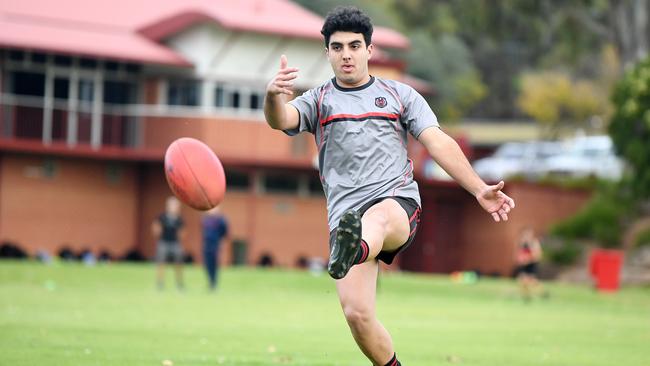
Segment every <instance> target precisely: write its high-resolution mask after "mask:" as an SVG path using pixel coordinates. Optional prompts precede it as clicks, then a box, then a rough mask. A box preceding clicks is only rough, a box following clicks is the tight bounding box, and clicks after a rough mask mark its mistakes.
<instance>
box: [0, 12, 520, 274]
mask: <svg viewBox="0 0 650 366" xmlns="http://www.w3.org/2000/svg"><path fill="white" fill-rule="evenodd" d="M322 21H323V20H322V18H321V17H320V16H318V15H315V14H313V13H311V12H309V11H307V10H305V9H303V8H301V7H299V6H298V5H296V4H294V3H292V2H290V1H288V0H265V1H262V0H220V1H208V0H185V1H173V0H142V1H126V0H114V1H111V2H101V3H96V2H87V1H81V0H61V1H57V2H49V1H44V0H22V1H10V2H3V3H2V4H1V5H0V241H10V242H14V243H17V244H19V245H20V246H21V247H23V248H25V249H26V250H27V251H28V252H30V253H31V254H33V253H35V252H36V251H37V250H39V249H44V250H48V251H50V252H52V253H55V252H57V251H58V250H59V249H60V248H62V247H64V246H66V247H69V248H71V249H73V250H76V251H79V250H82V249H89V250H92V251H95V252H100V251H108V252H109V253H111V254H112V255H113V256H115V257H119V256H122V255H124V254H125V253H127V252H129V251H131V250H138V251H140V252H141V253H142V254H144V255H145V256H151V255H152V254H153V252H154V242H153V239H152V238H151V236H150V230H149V228H150V224H151V222H152V220H153V219H154V218H155V217H156V215H157V214H158V213H159V212H161V211H162V209H163V206H164V199H165V197H166V196H168V195H169V194H170V191H169V189H168V188H167V185H166V182H165V179H164V174H163V169H162V157H163V155H164V150H165V148H166V146H168V144H169V143H170V142H171V141H173V140H174V139H176V138H178V137H182V136H190V137H194V138H198V139H200V140H202V141H204V142H206V143H207V144H208V145H209V146H210V147H211V148H213V150H214V151H215V152H216V153H217V155H218V156H219V157H220V159H221V160H222V162H223V163H224V167H225V169H226V172H227V181H228V187H227V195H226V199H225V200H224V202H223V210H224V212H225V213H226V214H227V216H228V217H229V218H230V221H231V226H232V234H233V237H234V238H236V239H239V241H240V242H241V243H242V245H241V246H240V247H238V248H239V249H245V250H243V251H238V258H239V260H240V261H242V262H245V263H249V264H252V263H255V262H257V260H258V258H259V257H260V256H262V255H263V254H265V253H269V254H271V255H272V256H273V257H274V260H275V262H276V263H278V264H280V265H283V266H293V265H295V263H296V262H297V261H298V260H299V258H301V257H307V258H308V257H321V258H326V257H327V244H326V243H327V225H326V211H325V201H324V196H323V194H322V190H321V187H320V182H319V179H318V174H317V172H316V170H315V169H314V167H313V161H314V158H315V156H316V148H315V145H314V143H313V141H312V137H311V136H308V135H301V136H299V137H296V138H291V139H290V138H287V137H286V136H285V135H284V134H282V133H281V132H278V131H274V130H272V129H270V128H268V126H266V124H265V122H264V119H263V114H262V103H263V97H264V89H265V86H266V83H267V82H268V80H269V79H270V78H271V77H272V75H274V73H275V72H276V70H277V67H278V63H279V57H280V55H281V54H286V55H287V57H288V59H289V62H290V65H291V66H296V67H299V68H300V70H301V73H300V77H299V79H298V80H297V83H298V85H297V89H299V90H306V89H309V88H311V87H314V86H316V85H319V84H320V83H321V82H323V81H324V80H326V79H327V78H330V77H331V76H332V72H331V69H330V66H329V63H328V62H327V60H326V58H325V57H324V46H323V43H322V38H321V35H320V33H319V31H320V27H321V25H322ZM373 43H375V45H376V46H377V53H376V55H375V56H376V57H374V58H373V59H372V60H371V65H370V71H371V73H372V74H373V75H378V76H382V77H387V78H393V79H397V80H402V81H403V82H406V83H408V84H410V85H412V86H413V87H415V88H416V89H417V90H419V91H420V92H421V93H424V94H426V93H431V92H432V90H431V88H430V87H429V86H428V85H426V84H425V83H422V82H421V81H419V80H417V79H415V78H412V77H410V76H408V75H406V74H405V73H404V66H405V65H404V63H403V62H402V61H400V60H399V59H394V58H391V56H389V52H386V51H387V50H392V51H395V52H393V53H397V54H399V53H400V52H404V51H405V50H406V49H407V48H408V40H407V39H406V38H405V37H404V36H403V35H401V34H399V33H397V32H395V31H393V30H390V29H384V28H381V27H378V28H377V29H376V31H375V35H374V38H373ZM412 145H413V146H410V149H411V150H412V154H413V155H415V156H414V158H415V160H416V163H417V162H418V157H421V156H422V151H421V149H420V148H419V147H418V145H417V144H412ZM418 167H420V165H418ZM416 173H420V172H419V171H418V172H416ZM422 185H423V198H424V200H425V205H427V207H426V208H428V209H429V211H428V212H429V214H427V215H429V216H425V218H424V219H425V220H428V221H426V222H427V223H428V224H427V225H428V226H427V228H425V229H423V230H422V231H421V233H420V235H419V237H418V243H420V244H419V245H420V246H421V248H420V249H417V250H415V251H413V252H412V254H410V255H407V256H405V257H404V261H403V267H404V268H407V269H414V270H423V271H448V270H453V269H461V268H483V269H484V270H486V271H487V270H490V269H493V270H494V271H499V272H502V273H505V272H507V270H508V268H509V266H510V264H511V263H510V261H509V260H508V259H506V260H503V259H498V258H497V259H494V258H493V259H486V260H481V258H482V257H481V256H480V253H481V251H480V250H479V252H478V253H479V255H478V259H476V256H477V252H476V251H475V250H476V248H474V249H472V250H467V249H468V248H470V246H471V243H470V242H473V241H475V238H474V237H472V235H471V232H473V230H471V229H469V231H468V227H470V226H471V225H474V222H473V221H472V220H478V221H480V222H482V221H485V220H483V219H482V218H481V219H472V218H473V217H475V216H477V214H476V212H477V209H478V208H477V207H476V205H475V203H474V202H473V199H472V198H471V197H469V196H468V195H467V194H465V193H463V192H462V190H461V189H460V188H459V187H458V186H456V185H454V184H449V183H446V182H435V181H423V182H422ZM443 210H444V212H443ZM439 212H441V213H443V214H442V215H438V213H439ZM183 213H184V216H185V218H186V221H187V224H188V228H189V237H188V240H187V242H186V243H185V247H186V248H187V250H188V251H189V252H190V253H191V254H192V255H193V256H194V257H195V258H197V257H198V256H199V255H200V232H199V219H200V213H198V212H195V211H192V210H191V209H189V208H184V211H183ZM460 217H463V218H465V219H464V220H463V221H462V222H461V221H460V219H459V218H460ZM477 217H478V216H477ZM457 218H458V219H459V221H458V224H457V225H449V224H452V223H453V222H449V220H452V221H453V220H455V219H457ZM488 219H489V217H488ZM497 230H501V231H500V232H502V234H499V235H501V236H499V235H497V236H498V237H505V238H508V240H510V239H511V236H512V232H513V229H508V227H502V228H499V229H497ZM288 233H290V235H288ZM468 233H470V234H468ZM468 235H469V236H468ZM467 243H470V244H467ZM416 245H418V244H416ZM504 245H505V246H503V245H502V246H501V247H500V248H501V249H499V250H497V253H501V254H503V253H504V251H505V250H509V246H508V245H509V244H504ZM435 248H438V249H435ZM441 248H442V249H444V248H453V250H449V251H447V250H441ZM225 249H226V253H224V254H225V255H223V256H222V258H223V260H224V261H227V262H229V261H231V260H232V258H233V257H234V253H232V248H225ZM421 251H424V252H426V253H429V252H430V253H429V254H431V253H434V252H435V253H436V254H437V255H439V256H436V257H435V259H431V261H427V262H423V261H424V260H425V258H427V255H429V254H426V253H424V252H422V253H424V254H422V253H420V252H421ZM498 256H499V255H495V256H493V257H495V258H496V257H498ZM485 258H491V257H490V256H487V257H485ZM438 262H439V263H438ZM436 263H438V264H436Z"/></svg>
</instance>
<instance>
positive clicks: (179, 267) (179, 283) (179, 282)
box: [174, 263, 185, 290]
mask: <svg viewBox="0 0 650 366" xmlns="http://www.w3.org/2000/svg"><path fill="white" fill-rule="evenodd" d="M174 269H175V272H176V287H177V288H178V289H179V290H184V289H185V285H184V283H183V264H182V263H176V264H175V265H174Z"/></svg>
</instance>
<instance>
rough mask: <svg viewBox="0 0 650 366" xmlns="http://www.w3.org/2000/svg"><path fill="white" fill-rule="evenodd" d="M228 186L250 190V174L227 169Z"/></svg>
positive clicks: (229, 187) (228, 187) (229, 188)
mask: <svg viewBox="0 0 650 366" xmlns="http://www.w3.org/2000/svg"><path fill="white" fill-rule="evenodd" d="M226 186H227V189H228V190H231V189H234V190H248V189H249V188H250V176H249V175H248V173H245V172H239V171H236V170H235V171H233V170H230V169H229V170H227V171H226Z"/></svg>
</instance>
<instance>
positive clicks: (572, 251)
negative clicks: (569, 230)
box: [546, 240, 582, 266]
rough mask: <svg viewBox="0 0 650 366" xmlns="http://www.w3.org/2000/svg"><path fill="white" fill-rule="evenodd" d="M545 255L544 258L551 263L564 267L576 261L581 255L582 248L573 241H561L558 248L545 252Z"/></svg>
mask: <svg viewBox="0 0 650 366" xmlns="http://www.w3.org/2000/svg"><path fill="white" fill-rule="evenodd" d="M546 253H547V254H546V257H547V258H548V259H549V260H550V261H551V262H552V263H555V264H559V265H563V266H566V265H571V264H575V263H576V262H577V261H578V258H580V255H581V254H582V246H580V245H578V244H577V243H576V242H575V241H573V240H567V241H563V242H562V244H561V245H560V246H559V247H557V248H553V249H550V250H547V251H546Z"/></svg>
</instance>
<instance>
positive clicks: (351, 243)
mask: <svg viewBox="0 0 650 366" xmlns="http://www.w3.org/2000/svg"><path fill="white" fill-rule="evenodd" d="M410 231H411V230H410V223H409V218H408V215H407V214H406V211H405V210H404V209H403V208H402V206H400V204H399V203H397V201H395V200H394V199H391V198H387V199H384V200H383V201H381V202H379V203H377V204H375V205H373V206H372V207H370V208H369V209H368V210H367V211H366V212H365V213H364V214H363V217H361V215H360V214H359V213H358V212H357V211H355V210H350V211H347V212H346V213H345V214H343V216H342V217H341V220H340V221H339V226H338V228H337V229H336V236H335V241H334V242H333V243H332V248H331V252H330V260H329V264H328V272H329V274H330V275H331V276H332V277H333V278H335V279H341V278H343V277H345V275H346V274H347V273H348V271H349V270H350V268H352V266H353V265H355V264H360V263H364V262H366V261H368V260H370V259H373V258H375V257H376V256H377V255H378V254H379V252H381V251H382V250H383V251H388V252H390V251H394V250H397V249H399V247H400V246H402V245H404V243H406V241H407V240H408V238H409V235H410Z"/></svg>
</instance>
